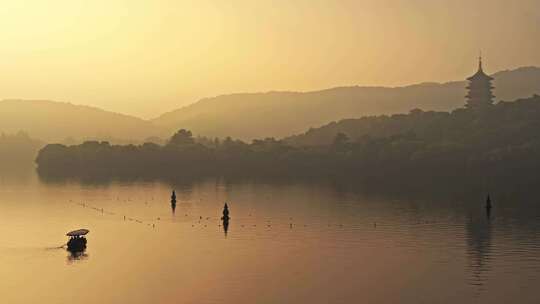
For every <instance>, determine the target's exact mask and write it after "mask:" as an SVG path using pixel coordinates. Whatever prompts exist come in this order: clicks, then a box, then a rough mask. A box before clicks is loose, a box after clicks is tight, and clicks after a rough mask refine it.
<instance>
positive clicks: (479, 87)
mask: <svg viewBox="0 0 540 304" xmlns="http://www.w3.org/2000/svg"><path fill="white" fill-rule="evenodd" d="M467 80H468V81H469V85H468V86H467V90H469V93H468V94H467V96H465V97H466V98H467V104H466V106H467V108H469V109H483V108H486V107H489V106H491V105H493V98H494V97H495V96H494V95H493V93H492V92H491V90H493V88H494V87H493V86H492V85H491V81H492V80H493V78H492V77H490V76H488V75H486V73H484V70H483V69H482V56H480V57H479V58H478V71H477V72H476V74H474V75H473V76H471V77H469V78H467Z"/></svg>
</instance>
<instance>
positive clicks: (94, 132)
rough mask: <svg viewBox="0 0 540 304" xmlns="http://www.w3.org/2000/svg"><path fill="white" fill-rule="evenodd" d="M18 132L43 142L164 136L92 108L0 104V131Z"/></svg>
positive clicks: (133, 120) (40, 102)
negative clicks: (69, 139) (68, 139)
mask: <svg viewBox="0 0 540 304" xmlns="http://www.w3.org/2000/svg"><path fill="white" fill-rule="evenodd" d="M19 131H24V132H26V133H28V134H29V135H30V136H32V137H33V138H38V139H40V140H43V141H46V142H63V141H64V140H65V139H66V138H73V139H76V140H83V139H91V138H98V139H101V140H109V141H112V142H115V141H116V140H119V141H128V140H133V141H141V140H144V139H146V138H147V137H150V136H161V135H163V134H164V133H162V132H161V129H160V128H159V127H157V126H155V125H153V124H152V123H150V122H148V121H145V120H142V119H139V118H136V117H133V116H128V115H123V114H118V113H114V112H108V111H104V110H101V109H98V108H94V107H88V106H81V105H74V104H70V103H63V102H55V101H46V100H2V101H0V132H5V133H17V132H19Z"/></svg>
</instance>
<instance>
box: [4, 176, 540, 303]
mask: <svg viewBox="0 0 540 304" xmlns="http://www.w3.org/2000/svg"><path fill="white" fill-rule="evenodd" d="M173 189H174V190H176V194H177V200H178V202H177V205H176V208H175V210H174V212H173V209H172V208H171V203H170V195H171V191H172V190H173ZM455 193H458V194H459V195H456V196H455V197H449V196H448V195H446V194H442V193H441V194H440V195H438V194H437V193H433V194H430V195H429V196H423V197H421V196H419V195H416V194H415V193H409V194H403V193H394V192H392V193H384V191H382V192H381V191H377V192H374V191H369V189H360V188H358V189H357V188H355V187H350V186H348V187H342V185H340V183H338V182H329V183H309V182H297V181H290V182H280V183H276V182H268V181H246V180H243V181H226V180H223V179H210V180H200V181H192V182H186V181H184V182H159V181H139V182H102V183H99V182H92V183H81V182H74V181H72V182H59V181H54V182H46V181H42V180H40V179H39V178H38V177H37V176H36V175H35V174H33V173H27V174H16V175H11V174H4V175H1V174H0V223H1V225H2V229H1V230H0V235H1V237H0V269H1V270H0V271H1V280H0V298H1V300H2V303H102V304H105V303H415V304H416V303H540V290H539V289H538V286H540V234H539V232H540V208H539V207H537V206H535V204H536V203H537V200H536V199H533V198H532V197H531V199H530V201H529V200H527V199H523V196H520V197H521V198H518V196H514V195H513V194H496V195H493V204H494V208H493V211H492V214H491V216H490V217H489V218H488V217H487V215H486V212H485V209H484V203H485V194H486V193H485V192H482V191H476V192H475V191H472V192H471V193H470V194H469V193H467V192H465V191H463V192H460V189H459V186H458V185H457V186H456V191H455ZM525 197H527V196H525ZM224 202H227V203H228V204H229V209H230V212H231V213H230V216H231V221H230V225H229V227H228V232H227V234H225V232H224V228H223V225H222V223H221V220H220V217H221V212H222V209H223V205H224ZM78 228H88V229H89V230H90V233H89V234H88V248H87V250H86V252H85V253H84V254H83V255H80V256H73V255H71V254H69V253H68V252H67V251H66V250H65V248H58V247H59V246H61V245H63V244H65V242H66V241H67V237H66V236H65V234H66V232H68V231H70V230H74V229H78Z"/></svg>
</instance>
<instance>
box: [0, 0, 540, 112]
mask: <svg viewBox="0 0 540 304" xmlns="http://www.w3.org/2000/svg"><path fill="white" fill-rule="evenodd" d="M480 49H481V50H482V52H483V54H484V57H485V64H486V70H487V72H495V71H498V70H501V69H511V68H515V67H518V66H524V65H540V2H539V1H538V0H516V1H508V0H490V1H488V0H447V1H443V0H401V1H398V0H251V1H244V0H227V1H225V0H219V1H218V0H192V1H184V0H94V1H84V0H49V1H47V0H20V1H12V0H9V1H7V0H2V1H0V72H1V75H2V76H3V77H1V81H0V92H1V93H0V97H1V98H25V99H49V100H57V101H67V102H72V103H76V104H88V105H94V106H98V107H102V108H104V109H107V110H113V111H117V112H123V113H128V114H134V115H138V116H141V117H154V116H156V115H158V114H160V113H162V112H164V111H168V110H171V109H174V108H177V107H179V106H182V105H185V104H189V103H191V102H194V101H196V100H198V99H199V98H202V97H207V96H214V95H219V94H226V93H234V92H253V91H269V90H301V91H305V90H316V89H324V88H328V87H333V86H343V85H357V84H358V85H390V86H395V85H403V84H411V83H416V82H423V81H448V80H455V79H462V78H464V77H466V76H469V75H470V74H471V73H473V72H474V69H475V67H476V57H477V56H478V52H479V50H480Z"/></svg>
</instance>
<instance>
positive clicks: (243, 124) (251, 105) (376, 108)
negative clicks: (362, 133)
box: [153, 67, 540, 140]
mask: <svg viewBox="0 0 540 304" xmlns="http://www.w3.org/2000/svg"><path fill="white" fill-rule="evenodd" d="M473 73H474V71H472V70H471V75H472V74H473ZM464 76H469V75H464ZM492 76H493V77H494V78H495V81H494V85H495V91H494V93H495V95H496V100H515V99H518V98H524V97H528V96H531V95H533V94H540V68H536V67H524V68H519V69H515V70H509V71H502V72H498V73H495V74H494V75H492ZM464 78H465V77H464ZM466 85H467V84H466V82H465V81H455V82H448V83H443V84H440V83H424V84H417V85H411V86H405V87H395V88H389V87H358V86H355V87H341V88H334V89H328V90H323V91H316V92H306V93H297V92H269V93H251V94H232V95H223V96H218V97H214V98H206V99H203V100H201V101H199V102H197V103H194V104H192V105H190V106H187V107H184V108H181V109H178V110H175V111H173V112H170V113H166V114H164V115H162V116H160V117H159V118H157V119H154V120H153V122H154V123H155V124H157V125H160V126H163V127H165V128H168V130H169V132H171V133H172V132H174V131H175V130H177V129H180V128H186V129H190V130H191V131H193V133H194V134H197V135H204V136H209V137H221V138H224V137H226V136H232V137H233V138H240V139H243V140H251V139H254V138H265V137H276V138H282V137H285V136H289V135H291V134H298V133H300V132H303V131H305V130H307V129H308V128H310V127H318V126H322V125H325V124H327V123H329V122H332V121H337V120H341V119H346V118H357V117H363V116H369V115H382V114H396V113H407V112H409V110H410V109H414V108H420V109H422V110H426V111H428V110H433V111H450V110H453V109H455V108H458V107H461V106H463V104H464V99H465V98H464V96H465V95H466V89H465V87H466Z"/></svg>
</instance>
